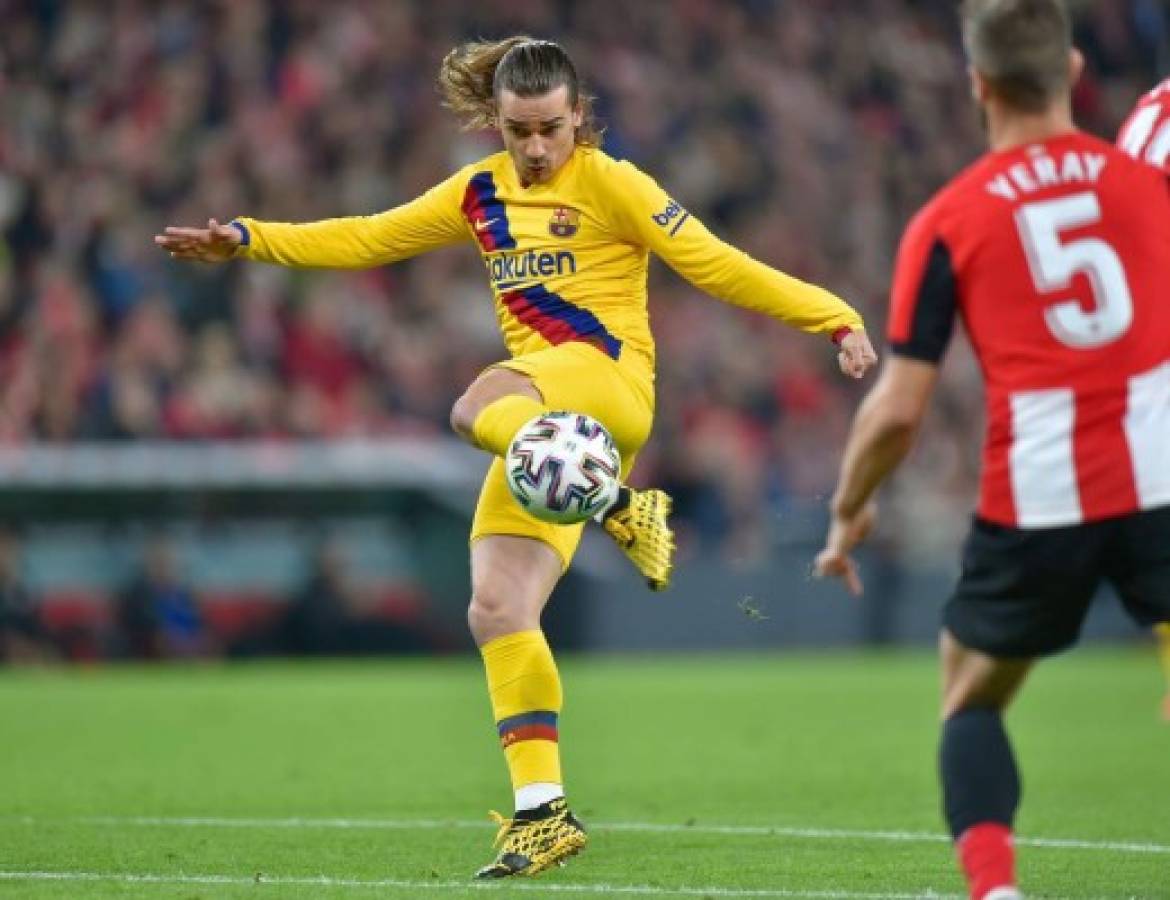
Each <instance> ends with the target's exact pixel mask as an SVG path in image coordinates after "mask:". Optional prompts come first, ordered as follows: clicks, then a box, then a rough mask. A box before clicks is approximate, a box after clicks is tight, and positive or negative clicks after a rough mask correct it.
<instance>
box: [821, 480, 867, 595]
mask: <svg viewBox="0 0 1170 900" xmlns="http://www.w3.org/2000/svg"><path fill="white" fill-rule="evenodd" d="M875 521H877V507H876V506H875V505H874V504H873V503H867V504H866V505H865V506H863V507H862V508H861V511H860V512H858V513H857V515H855V516H853V517H852V518H846V517H844V516H839V515H834V516H833V519H832V522H831V523H830V524H829V536H828V538H826V540H825V549H824V550H822V551H821V552H820V553H818V554H817V558H816V559H815V560H814V561H813V575H815V576H816V577H817V578H840V579H841V580H842V581H844V582H845V586H846V587H847V588H849V593H851V594H853V596H855V597H860V596H861V594H862V593H863V591H864V588H863V586H862V584H861V575H860V574H858V571H857V563H856V562H854V560H853V557H851V556H850V555H849V554H850V552H851V551H852V550H853V548H854V547H856V546H857V545H858V544H860V543H861V542H862V541H863V540H865V537H866V535H868V534H869V532H870V531H871V530H872V529H873V525H874V522H875Z"/></svg>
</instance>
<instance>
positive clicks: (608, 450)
mask: <svg viewBox="0 0 1170 900" xmlns="http://www.w3.org/2000/svg"><path fill="white" fill-rule="evenodd" d="M621 468H622V465H621V456H620V454H619V453H618V450H617V447H616V446H614V443H613V438H612V437H610V435H609V432H608V431H606V430H605V427H604V426H603V425H602V424H601V423H600V422H598V421H597V420H596V419H593V418H590V417H589V416H586V415H582V414H581V413H574V412H563V411H562V412H549V413H545V414H544V415H540V416H537V417H536V418H535V419H532V420H531V421H530V422H528V423H527V424H526V425H525V426H524V427H523V428H521V429H520V430H519V431H517V432H516V436H515V437H514V438H512V444H511V446H510V447H509V448H508V454H507V456H505V457H504V469H505V471H506V474H507V478H508V487H509V488H510V489H511V491H512V496H513V497H515V498H516V501H517V502H518V503H519V504H520V505H521V506H523V507H524V509H526V510H527V511H528V512H529V513H530V514H532V515H533V516H535V517H536V518H538V519H541V520H542V521H545V522H552V523H554V524H556V525H572V524H573V523H575V522H584V521H585V520H586V519H588V518H590V517H591V516H593V515H595V514H596V513H597V512H599V511H600V510H602V509H605V508H606V506H607V505H608V504H609V503H610V501H612V500H613V499H614V498H616V497H617V492H618V487H619V485H620V479H621Z"/></svg>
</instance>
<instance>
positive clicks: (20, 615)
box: [0, 528, 58, 663]
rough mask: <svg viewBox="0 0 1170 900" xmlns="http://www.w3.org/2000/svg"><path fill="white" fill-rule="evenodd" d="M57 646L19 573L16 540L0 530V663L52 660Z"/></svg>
mask: <svg viewBox="0 0 1170 900" xmlns="http://www.w3.org/2000/svg"><path fill="white" fill-rule="evenodd" d="M57 655H58V652H57V647H56V644H55V642H54V641H53V639H52V636H51V635H50V634H49V631H48V629H47V628H46V627H45V624H44V622H43V621H42V620H41V611H40V608H39V604H38V602H37V598H36V597H35V596H34V595H33V593H32V592H31V591H30V590H29V589H28V586H27V585H26V584H25V582H24V576H23V574H22V572H21V554H20V538H19V537H18V536H17V534H16V532H14V531H12V530H11V529H9V528H0V663H5V662H9V663H18V662H43V661H46V660H51V659H55V658H56V657H57Z"/></svg>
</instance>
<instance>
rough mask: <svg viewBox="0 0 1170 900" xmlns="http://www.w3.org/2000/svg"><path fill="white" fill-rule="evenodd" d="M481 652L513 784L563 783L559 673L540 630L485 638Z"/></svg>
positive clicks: (518, 787)
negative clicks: (559, 739) (559, 735)
mask: <svg viewBox="0 0 1170 900" xmlns="http://www.w3.org/2000/svg"><path fill="white" fill-rule="evenodd" d="M480 652H481V653H482V654H483V665H484V669H485V670H486V671H487V682H488V693H489V694H490V695H491V700H492V714H493V715H494V716H495V719H496V727H497V728H498V729H499V733H500V743H501V744H502V745H503V747H504V757H505V759H506V760H507V762H508V772H509V773H510V774H511V776H512V789H513V790H516V791H518V790H520V788H522V787H524V786H525V785H530V784H538V783H539V784H554V785H559V784H562V783H563V782H562V780H561V751H560V746H559V744H558V743H557V717H558V716H559V715H560V712H561V702H562V694H561V678H560V675H558V674H557V664H556V663H555V662H554V661H553V655H552V650H550V649H549V646H548V641H546V640H545V639H544V633H543V632H541V631H518V632H516V633H515V634H507V635H504V636H503V637H499V638H496V639H495V640H493V641H488V642H487V643H486V644H484V645H483V647H481V648H480Z"/></svg>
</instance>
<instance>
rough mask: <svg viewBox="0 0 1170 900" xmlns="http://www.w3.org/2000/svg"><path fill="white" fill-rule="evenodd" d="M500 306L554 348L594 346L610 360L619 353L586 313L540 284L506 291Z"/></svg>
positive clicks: (611, 338)
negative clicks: (569, 343) (582, 343)
mask: <svg viewBox="0 0 1170 900" xmlns="http://www.w3.org/2000/svg"><path fill="white" fill-rule="evenodd" d="M500 302H502V303H503V304H504V306H505V307H507V309H508V312H510V313H511V314H512V315H514V316H515V317H516V319H517V320H518V321H520V322H522V323H523V324H525V325H527V326H528V327H529V328H531V329H532V330H533V331H535V332H536V333H537V334H539V335H540V336H541V337H542V338H544V339H545V340H546V341H548V342H549V343H550V344H552V345H553V346H556V345H557V344H564V343H566V342H567V341H585V342H586V343H590V344H595V345H597V347H598V348H599V349H601V350H603V351H604V352H605V353H606V354H607V355H608V356H609V357H611V358H612V359H617V358H618V357H619V356H620V355H621V352H622V342H621V341H620V340H618V339H617V338H615V337H614V336H613V334H611V333H610V331H609V329H608V328H606V327H605V326H604V325H602V324H601V320H600V319H598V318H597V316H595V315H593V313H591V312H590V311H589V310H587V309H582V308H581V307H579V306H575V305H574V304H572V303H570V302H569V301H568V300H566V299H565V298H564V297H562V296H560V295H559V294H554V293H553V292H552V291H550V290H549V289H548V288H546V287H545V286H544V285H543V284H534V285H532V286H531V287H526V288H520V289H519V290H515V291H507V292H505V293H503V294H501V295H500Z"/></svg>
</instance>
